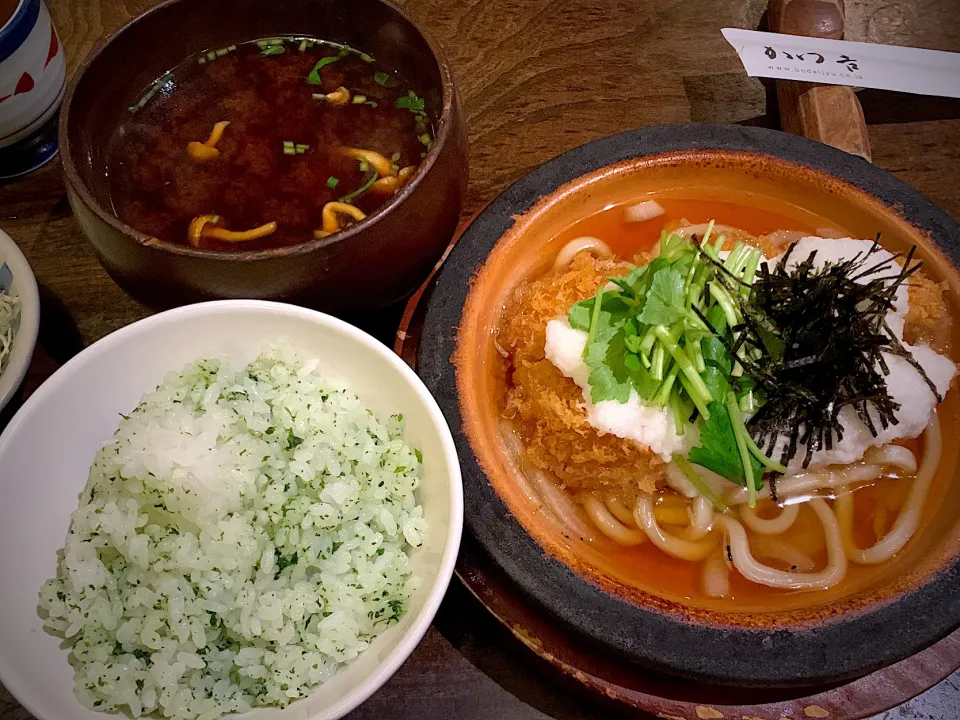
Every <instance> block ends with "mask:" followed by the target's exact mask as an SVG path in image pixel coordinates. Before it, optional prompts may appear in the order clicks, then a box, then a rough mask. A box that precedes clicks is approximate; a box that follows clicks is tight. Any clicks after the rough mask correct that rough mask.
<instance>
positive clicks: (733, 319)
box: [710, 282, 740, 327]
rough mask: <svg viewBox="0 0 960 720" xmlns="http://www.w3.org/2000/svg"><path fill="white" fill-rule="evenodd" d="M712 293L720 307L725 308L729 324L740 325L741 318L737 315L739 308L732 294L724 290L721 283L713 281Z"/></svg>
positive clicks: (711, 284)
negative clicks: (734, 302) (735, 304)
mask: <svg viewBox="0 0 960 720" xmlns="http://www.w3.org/2000/svg"><path fill="white" fill-rule="evenodd" d="M710 295H711V297H713V299H714V300H716V301H717V304H718V305H719V306H720V309H721V310H723V317H724V318H725V319H726V321H727V325H729V326H730V327H734V326H736V325H739V324H740V318H739V317H737V308H736V307H735V306H734V304H733V298H731V297H730V294H729V293H728V292H727V291H726V290H724V289H723V287H721V286H720V284H719V283H717V282H711V283H710Z"/></svg>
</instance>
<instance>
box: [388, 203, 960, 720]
mask: <svg viewBox="0 0 960 720" xmlns="http://www.w3.org/2000/svg"><path fill="white" fill-rule="evenodd" d="M467 225H469V221H468V222H467V223H465V224H464V225H462V226H461V228H460V231H459V232H458V233H457V236H456V237H455V238H454V240H453V241H452V242H451V243H450V248H452V247H453V245H454V244H455V243H456V241H457V238H458V237H459V236H460V234H461V233H462V231H463V230H464V229H465V228H466V226H467ZM450 248H448V250H447V252H446V253H445V254H444V256H443V258H441V260H440V263H438V265H437V268H439V266H440V264H442V263H443V261H444V260H445V259H446V257H447V255H448V254H449V251H450ZM435 273H436V269H435V270H434V274H435ZM432 287H433V275H431V277H430V278H428V279H427V281H426V282H425V283H424V284H423V286H421V288H420V289H419V290H418V291H417V292H416V293H415V294H414V295H413V297H412V298H411V299H410V301H409V302H408V304H407V307H406V310H405V312H404V314H403V318H402V320H401V322H400V326H399V328H398V330H397V335H396V340H395V343H394V351H395V352H396V353H397V354H398V355H400V357H402V358H403V359H404V360H405V361H406V362H407V363H408V364H409V365H410V366H411V367H412V368H414V369H416V356H417V346H418V344H419V340H420V332H421V329H422V324H423V315H422V313H423V309H424V306H425V304H426V303H424V302H422V300H423V299H424V296H425V295H427V294H428V293H429V292H430V290H431V288H432ZM456 573H457V576H458V577H459V578H460V580H461V581H462V582H463V583H464V585H465V586H466V587H467V589H468V590H469V591H470V592H471V593H472V594H473V595H474V596H475V597H476V598H477V599H478V600H479V601H480V602H481V603H482V604H483V606H484V607H486V608H487V610H489V611H490V613H491V614H493V616H494V617H496V618H497V620H499V621H500V622H501V623H502V624H503V625H504V626H505V627H506V628H507V629H508V630H510V632H511V633H513V635H514V636H515V637H516V638H517V639H518V640H519V641H520V642H521V643H523V644H524V645H525V646H526V647H528V648H529V649H530V650H532V651H533V652H534V653H536V654H537V655H538V656H540V657H541V658H543V659H544V660H546V661H547V662H548V663H549V664H550V665H552V666H553V667H555V668H556V669H557V670H559V671H560V672H562V673H564V674H566V675H569V676H572V677H573V678H575V679H576V680H578V681H579V682H580V683H582V684H583V685H584V686H585V687H586V688H588V689H589V690H591V691H593V692H595V693H597V694H599V695H603V696H606V697H609V698H612V699H614V700H617V701H619V702H621V703H623V704H624V705H626V706H629V707H633V708H636V709H638V710H642V711H645V712H648V713H652V714H653V715H656V716H657V717H661V718H666V719H667V720H733V719H735V720H801V719H806V718H823V719H827V720H859V719H860V718H867V717H870V716H872V715H876V714H878V713H882V712H884V711H886V710H889V709H891V708H894V707H897V706H898V705H901V704H903V703H905V702H907V701H908V700H910V699H911V698H913V697H915V696H917V695H919V694H920V693H922V692H924V691H926V690H928V689H930V688H931V687H933V686H934V685H936V684H938V683H939V682H941V681H942V680H943V679H944V678H946V677H948V676H949V675H950V674H952V673H953V672H955V671H956V670H957V669H958V668H960V630H957V631H955V632H953V633H952V634H951V635H949V636H947V637H946V638H944V639H942V640H940V641H939V642H938V643H936V644H935V645H933V646H931V647H929V648H927V649H926V650H924V651H923V652H921V653H918V654H917V655H914V656H913V657H910V658H907V659H906V660H903V661H901V662H899V663H897V664H895V665H891V666H890V667H887V668H884V669H882V670H878V671H877V672H875V673H872V674H870V675H867V676H866V677H863V678H860V679H859V680H855V681H853V682H850V683H846V684H841V685H836V686H829V687H817V688H807V689H797V688H793V689H758V688H736V687H724V686H716V685H708V684H705V683H699V682H696V681H691V680H686V679H682V678H674V677H670V676H666V675H662V674H658V673H654V672H651V671H649V670H646V669H645V668H642V667H640V666H637V665H633V664H631V663H625V662H622V661H619V660H618V659H617V658H615V657H612V656H611V655H609V654H608V653H605V652H603V651H602V650H601V649H599V648H597V647H595V646H593V645H591V644H590V643H588V642H587V641H586V640H584V639H582V638H580V637H578V636H576V635H574V634H572V633H570V632H568V631H566V629H565V628H564V627H563V626H562V625H561V624H560V623H557V622H551V618H550V616H549V615H548V614H547V613H545V612H544V611H543V610H542V609H541V608H540V607H539V606H538V605H536V603H535V602H534V601H532V600H531V599H530V598H527V597H526V596H525V595H523V593H521V592H520V590H519V589H518V588H517V587H515V586H514V585H513V583H511V581H510V580H509V578H508V577H507V576H506V574H505V573H504V572H503V571H502V570H500V569H499V568H498V567H497V566H496V564H495V563H494V562H493V561H492V559H491V558H490V557H489V556H488V555H487V554H486V553H485V552H484V550H483V548H481V547H480V545H479V544H478V543H477V542H476V540H474V538H472V537H471V536H470V535H469V533H465V534H464V538H463V543H462V545H461V549H460V555H459V557H458V559H457V567H456Z"/></svg>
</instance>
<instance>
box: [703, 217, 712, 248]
mask: <svg viewBox="0 0 960 720" xmlns="http://www.w3.org/2000/svg"><path fill="white" fill-rule="evenodd" d="M713 222H714V221H713V220H711V221H710V222H708V223H707V230H706V232H705V233H703V240H701V241H700V244H701V245H706V244H707V243H709V242H710V234H711V233H712V232H713Z"/></svg>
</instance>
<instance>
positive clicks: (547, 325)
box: [496, 198, 957, 611]
mask: <svg viewBox="0 0 960 720" xmlns="http://www.w3.org/2000/svg"><path fill="white" fill-rule="evenodd" d="M550 247H552V248H555V253H556V254H555V256H554V257H553V258H552V264H551V266H550V267H549V269H547V270H546V272H545V273H543V274H541V275H537V276H534V277H530V278H528V279H527V280H526V281H524V282H523V283H521V285H520V286H519V287H518V288H517V289H516V290H515V291H514V293H513V294H512V296H511V299H510V301H509V302H508V303H507V305H506V307H505V309H504V313H503V316H502V318H501V321H500V323H499V327H498V330H497V336H496V347H497V350H498V352H499V354H500V356H501V358H502V364H503V367H502V368H501V370H502V378H503V380H502V394H501V406H500V410H501V422H502V423H503V427H502V429H501V435H502V437H504V438H505V439H506V443H507V445H508V446H510V447H509V448H508V449H509V450H511V454H515V455H516V457H517V458H518V467H519V469H520V470H521V477H522V478H523V482H526V483H529V486H530V488H531V492H533V493H536V494H538V495H539V496H540V497H541V498H542V499H543V501H544V503H545V504H546V506H548V507H549V508H550V510H551V511H552V512H553V513H554V514H555V516H556V517H557V518H558V521H559V522H560V523H561V524H562V525H563V526H564V533H565V537H567V538H568V539H570V541H571V542H577V541H579V546H580V548H579V550H578V551H577V552H579V553H580V554H581V555H582V556H584V557H586V558H587V559H588V561H589V562H591V563H593V564H595V565H596V566H597V567H599V568H600V569H601V570H602V571H603V572H605V573H607V574H608V575H611V576H613V577H615V578H616V579H618V580H619V581H621V582H624V583H626V584H628V585H633V586H635V587H638V588H641V589H650V588H651V587H652V588H654V590H655V592H658V593H659V594H661V595H663V596H665V597H667V598H670V599H679V600H681V601H684V602H688V603H691V604H693V605H697V606H701V607H707V608H716V609H723V610H730V611H740V610H742V611H748V610H757V609H761V608H762V609H776V608H781V609H787V608H791V607H798V606H801V605H809V604H810V601H811V599H816V600H818V601H821V600H822V601H823V602H829V601H830V600H831V599H836V598H838V597H841V596H845V595H847V594H850V593H853V592H856V591H858V590H860V589H863V588H865V587H867V586H869V585H870V584H872V583H874V582H876V581H877V580H878V579H879V578H880V577H881V576H882V575H883V573H884V572H885V571H886V568H888V567H889V566H890V565H891V561H893V560H894V559H895V558H898V557H902V556H903V555H904V553H906V552H907V551H908V549H909V547H910V542H911V539H912V538H914V536H915V535H916V534H918V529H919V528H921V527H922V524H923V523H924V522H925V519H929V517H930V516H931V513H932V511H933V509H934V508H936V507H937V505H938V503H939V502H940V501H941V499H942V498H943V497H944V496H945V485H946V483H948V482H949V477H948V476H949V474H950V469H947V472H946V473H944V472H941V470H942V469H943V468H941V467H940V465H941V462H940V460H941V452H942V448H943V440H942V437H941V428H940V420H939V417H938V407H940V406H941V403H942V402H943V401H944V400H945V399H946V398H947V396H948V393H951V392H955V391H950V386H951V384H952V381H953V379H954V376H955V374H956V372H957V368H956V366H955V365H954V363H953V361H952V360H951V359H950V349H951V348H950V345H951V334H952V329H951V320H950V317H949V314H948V312H947V304H946V299H945V297H944V289H943V287H941V285H940V284H938V283H936V282H934V280H933V279H931V277H930V275H928V274H927V273H925V272H924V269H923V268H922V267H921V264H920V263H919V262H918V261H917V260H916V259H915V258H914V257H913V254H912V251H911V252H910V253H906V254H898V253H894V252H891V251H889V250H888V249H886V248H884V246H883V238H879V239H875V238H867V239H863V238H848V237H844V233H842V232H841V231H838V230H837V229H835V228H830V227H820V228H818V227H804V226H802V225H800V224H798V223H797V221H796V220H793V219H790V218H788V217H786V216H781V215H778V214H777V213H775V212H768V211H763V210H758V209H756V208H747V207H742V206H738V205H734V204H727V203H722V202H703V201H692V200H683V199H669V198H667V199H662V198H658V199H656V200H645V201H642V202H638V203H634V204H629V205H626V206H616V207H612V208H608V209H606V210H604V211H603V212H601V213H599V214H597V215H594V216H592V217H588V218H586V219H584V220H582V221H581V222H579V223H577V224H576V225H575V226H574V227H572V228H569V229H568V230H567V231H565V232H564V233H562V234H561V236H559V237H558V238H555V240H554V241H552V242H551V243H550ZM951 400H952V398H951ZM812 594H813V595H814V598H811V595H812Z"/></svg>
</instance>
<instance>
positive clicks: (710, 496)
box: [673, 453, 730, 513]
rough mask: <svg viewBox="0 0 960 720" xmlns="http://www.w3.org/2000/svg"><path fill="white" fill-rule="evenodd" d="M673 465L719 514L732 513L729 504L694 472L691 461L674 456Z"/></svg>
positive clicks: (678, 455) (681, 456) (680, 456)
mask: <svg viewBox="0 0 960 720" xmlns="http://www.w3.org/2000/svg"><path fill="white" fill-rule="evenodd" d="M673 464H674V465H676V466H677V468H678V469H679V470H680V472H682V473H683V475H684V477H686V478H687V480H689V481H690V484H691V485H693V487H694V489H695V490H696V491H697V492H698V493H700V495H702V496H703V497H704V499H705V500H707V502H709V503H710V504H711V505H713V507H714V508H716V509H717V511H718V512H721V513H726V512H729V511H730V508H729V507H727V504H726V503H725V502H723V500H721V499H720V498H719V497H717V495H716V494H715V493H714V492H713V490H711V489H710V486H709V485H707V484H706V483H705V482H704V481H703V478H701V477H700V473H698V472H697V471H696V470H694V468H693V465H691V464H690V461H689V460H687V459H686V458H685V457H684V456H683V455H680V454H679V453H678V454H677V455H674V456H673Z"/></svg>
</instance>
